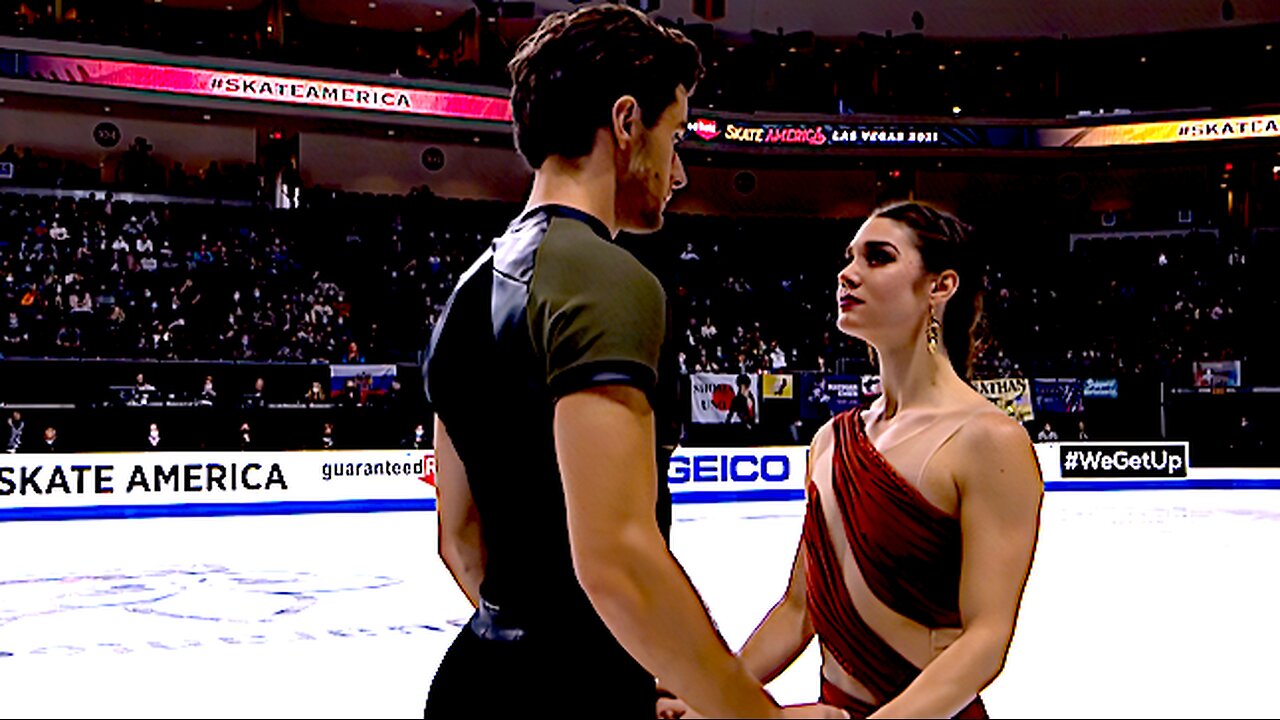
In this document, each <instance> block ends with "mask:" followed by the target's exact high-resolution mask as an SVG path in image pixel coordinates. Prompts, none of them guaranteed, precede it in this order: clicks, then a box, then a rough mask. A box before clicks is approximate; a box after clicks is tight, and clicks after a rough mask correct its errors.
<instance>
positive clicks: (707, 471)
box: [667, 446, 809, 502]
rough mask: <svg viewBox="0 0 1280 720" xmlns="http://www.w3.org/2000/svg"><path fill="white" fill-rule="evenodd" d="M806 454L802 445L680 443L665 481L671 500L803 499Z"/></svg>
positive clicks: (807, 450) (806, 450)
mask: <svg viewBox="0 0 1280 720" xmlns="http://www.w3.org/2000/svg"><path fill="white" fill-rule="evenodd" d="M808 457H809V448H808V447H805V446H776V447H755V448H745V447H731V448H680V449H679V450H677V451H676V452H675V454H674V455H672V456H671V464H670V465H669V466H668V468H667V484H668V485H669V486H670V487H671V498H672V501H673V502H697V501H712V502H714V501H719V500H729V499H733V500H801V499H803V498H804V487H805V475H806V471H807V463H808Z"/></svg>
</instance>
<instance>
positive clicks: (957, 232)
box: [871, 200, 983, 380]
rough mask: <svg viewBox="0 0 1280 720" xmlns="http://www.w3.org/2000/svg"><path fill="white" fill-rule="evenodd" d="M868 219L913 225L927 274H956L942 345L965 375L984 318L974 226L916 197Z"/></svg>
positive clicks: (946, 311)
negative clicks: (956, 278) (974, 244)
mask: <svg viewBox="0 0 1280 720" xmlns="http://www.w3.org/2000/svg"><path fill="white" fill-rule="evenodd" d="M871 217H882V218H888V219H889V220H896V221H898V222H900V223H902V224H903V225H906V226H907V227H909V228H911V231H912V232H913V233H915V236H916V247H917V248H918V249H919V250H920V257H921V258H922V259H923V261H924V269H925V271H926V272H930V273H941V272H942V271H944V270H954V271H955V272H956V274H957V275H959V276H960V284H959V287H958V288H957V289H956V293H955V295H953V296H952V297H951V299H950V300H948V301H947V309H946V310H945V311H944V313H943V316H942V318H940V319H941V321H942V344H943V346H945V347H946V349H947V357H948V358H950V359H951V365H952V367H954V368H955V370H956V373H957V374H959V375H960V377H962V378H965V379H966V380H967V379H969V377H970V374H971V370H972V367H973V358H974V354H975V353H974V347H975V344H976V343H975V341H976V339H977V330H978V327H979V324H980V321H981V320H982V290H983V279H982V270H981V265H980V264H979V261H978V259H977V257H976V253H975V251H974V248H973V245H972V235H973V228H972V227H970V226H969V225H966V224H965V223H963V222H961V221H960V220H959V219H957V218H956V216H955V215H952V214H951V213H949V212H947V211H945V210H942V209H941V208H938V207H936V206H934V205H931V204H929V203H926V202H920V201H915V200H904V201H899V202H893V203H889V204H887V205H883V206H881V207H880V208H878V209H876V210H875V211H874V212H872V213H871Z"/></svg>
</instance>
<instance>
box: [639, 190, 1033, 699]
mask: <svg viewBox="0 0 1280 720" xmlns="http://www.w3.org/2000/svg"><path fill="white" fill-rule="evenodd" d="M968 236H969V229H968V228H967V227H966V226H965V225H964V224H963V223H961V222H960V221H958V220H957V219H956V218H955V217H953V216H952V215H950V214H948V213H946V212H944V211H942V210H939V209H937V208H935V207H933V206H930V205H927V204H924V203H918V202H902V203H896V204H892V205H889V206H886V207H883V208H881V209H879V210H877V211H876V212H875V213H873V214H872V216H871V217H870V218H869V219H868V220H867V221H866V222H865V223H864V224H863V225H862V227H861V228H860V229H859V231H858V233H857V234H856V236H855V237H854V239H853V241H852V242H851V243H850V245H849V247H848V250H847V252H846V257H847V263H846V265H845V266H844V268H843V269H842V270H841V271H840V273H839V284H838V291H837V302H838V305H839V320H838V323H837V324H838V327H839V328H840V330H841V331H843V332H845V333H847V334H849V335H852V336H854V337H857V338H860V339H862V340H864V341H866V342H867V343H868V344H869V345H870V346H871V347H872V348H873V349H874V350H875V353H876V356H877V357H878V362H879V366H880V378H881V385H882V388H883V390H882V394H881V395H880V397H879V398H878V399H876V400H875V401H874V402H873V403H871V404H870V405H869V406H868V407H866V408H855V409H853V410H850V411H848V412H845V413H842V414H840V415H838V416H836V417H834V418H832V420H831V421H830V422H828V423H827V424H826V425H824V426H823V427H822V428H821V429H820V430H818V432H817V433H816V434H815V437H814V439H813V443H812V445H811V447H810V458H811V462H810V465H809V476H808V481H807V490H808V493H807V507H806V513H805V521H804V531H803V537H802V539H801V542H800V547H799V548H798V550H797V552H796V561H795V564H794V566H793V569H792V574H791V581H790V583H789V586H788V588H787V591H786V593H785V594H784V595H783V597H782V599H781V600H780V601H779V602H778V603H777V604H776V605H775V606H774V607H773V609H772V610H770V612H769V613H768V614H767V615H766V616H765V618H764V620H763V621H762V622H761V623H760V625H759V626H758V627H757V628H756V630H755V632H754V633H753V634H752V635H751V637H750V638H749V639H748V640H747V642H746V644H745V645H744V646H743V648H742V650H741V651H740V652H739V655H740V656H741V657H742V659H743V661H744V662H745V663H746V665H747V667H748V668H749V669H750V671H751V672H753V673H755V674H756V676H757V677H759V678H760V679H761V681H762V682H765V683H767V682H769V681H771V680H772V679H773V678H774V677H776V676H777V675H778V674H780V673H781V672H782V671H783V670H785V669H786V668H787V667H788V666H789V665H790V664H791V663H792V662H793V661H794V660H795V659H796V658H797V657H798V656H799V655H800V654H801V653H802V652H803V651H804V649H805V648H806V647H807V646H808V645H809V642H810V641H811V640H812V638H813V637H814V635H815V634H816V636H817V638H818V641H819V644H820V646H821V649H822V701H823V702H824V703H826V704H829V705H835V706H837V707H840V708H843V709H845V710H846V711H848V712H849V713H850V715H851V716H853V717H868V716H873V717H972V718H977V717H986V709H985V707H984V706H983V704H982V699H981V697H980V696H979V693H980V692H981V691H982V689H983V688H985V687H986V686H987V685H989V684H990V683H991V682H992V681H993V680H994V679H995V678H996V676H997V675H998V674H999V673H1000V671H1001V669H1002V668H1003V666H1004V660H1005V656H1006V654H1007V652H1008V648H1009V644H1010V642H1011V641H1012V639H1013V632H1014V625H1015V623H1016V620H1017V615H1018V608H1019V605H1020V603H1021V599H1022V593H1023V589H1024V587H1025V585H1026V581H1027V576H1028V574H1029V572H1030V569H1031V562H1032V557H1033V555H1034V553H1035V545H1036V538H1037V535H1038V531H1039V519H1040V506H1041V501H1042V499H1043V495H1044V489H1043V488H1044V485H1043V481H1042V479H1041V476H1040V468H1039V465H1038V463H1037V460H1036V455H1035V450H1034V447H1033V446H1032V444H1031V440H1030V438H1029V437H1028V435H1027V433H1026V430H1025V429H1024V428H1023V427H1022V426H1021V425H1020V424H1019V423H1018V422H1017V421H1016V420H1014V419H1012V418H1010V417H1009V416H1008V415H1007V414H1005V413H1004V412H1002V411H1001V410H1000V409H999V408H997V407H996V406H995V405H994V404H992V403H991V402H990V401H988V400H987V399H986V398H985V397H983V396H982V395H980V394H979V393H978V392H977V391H975V390H974V389H973V388H972V387H971V386H970V385H969V383H968V381H967V380H966V378H967V376H968V373H969V364H970V362H971V360H972V355H973V332H974V328H975V327H976V326H977V322H978V319H979V317H980V315H981V310H982V301H981V288H982V275H981V272H980V271H978V269H977V268H971V267H970V266H969V263H970V262H971V261H972V260H971V257H970V254H969V252H968V251H967V248H966V247H965V243H966V241H967V239H968ZM682 714H686V708H684V707H683V705H682V704H681V703H680V702H679V701H678V700H668V701H664V703H663V704H660V705H659V715H661V716H664V717H679V716H680V715H682ZM689 715H690V716H691V713H690V714H689Z"/></svg>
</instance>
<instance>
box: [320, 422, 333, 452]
mask: <svg viewBox="0 0 1280 720" xmlns="http://www.w3.org/2000/svg"><path fill="white" fill-rule="evenodd" d="M334 443H335V440H334V437H333V423H331V422H327V423H325V424H324V425H323V426H322V427H321V428H320V449H321V450H333V449H334V447H335V445H334Z"/></svg>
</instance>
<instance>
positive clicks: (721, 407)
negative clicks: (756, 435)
mask: <svg viewBox="0 0 1280 720" xmlns="http://www.w3.org/2000/svg"><path fill="white" fill-rule="evenodd" d="M689 380H690V382H691V384H692V392H691V393H690V395H689V398H690V402H691V403H692V413H691V417H690V419H691V420H692V421H693V422H696V423H711V424H716V423H725V422H743V419H742V418H741V417H738V414H737V413H734V416H733V417H732V418H731V417H730V412H729V411H730V409H731V408H732V407H733V399H734V396H735V395H737V394H738V383H739V382H744V384H745V386H746V392H747V396H746V403H745V406H746V407H747V408H748V412H749V413H751V415H752V420H751V421H752V422H753V423H755V422H759V421H760V402H759V399H760V376H759V375H746V374H743V375H730V374H727V373H694V374H692V375H690V376H689ZM739 404H740V405H741V404H742V403H741V401H740V403H739Z"/></svg>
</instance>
